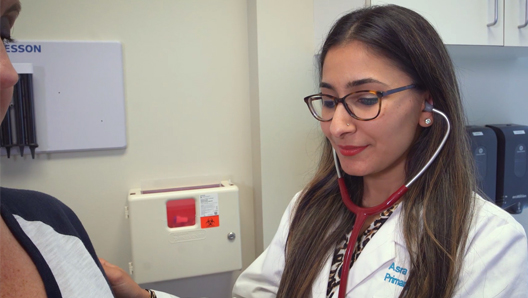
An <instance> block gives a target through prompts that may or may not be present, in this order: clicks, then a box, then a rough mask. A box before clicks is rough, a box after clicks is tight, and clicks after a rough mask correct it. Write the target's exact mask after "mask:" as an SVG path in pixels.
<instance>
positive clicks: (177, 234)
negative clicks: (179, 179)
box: [128, 181, 242, 283]
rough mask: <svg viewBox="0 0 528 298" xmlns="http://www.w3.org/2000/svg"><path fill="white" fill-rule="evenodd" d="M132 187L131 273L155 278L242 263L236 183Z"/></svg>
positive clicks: (213, 270) (214, 270)
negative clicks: (151, 188)
mask: <svg viewBox="0 0 528 298" xmlns="http://www.w3.org/2000/svg"><path fill="white" fill-rule="evenodd" d="M194 188H195V189H188V188H180V189H181V190H173V191H159V192H156V191H148V192H147V193H145V192H143V193H142V191H141V189H132V190H130V193H129V196H128V215H129V220H130V232H131V238H132V262H131V275H132V276H133V278H134V280H135V281H136V282H137V283H147V282H157V281H164V280H171V279H178V278H185V277H192V276H198V275H206V274H212V273H219V272H226V271H233V270H238V269H241V268H242V253H241V251H242V248H241V241H240V214H239V199H238V187H236V186H235V185H233V184H232V183H230V182H228V181H223V182H221V183H220V184H217V185H216V186H211V185H208V186H207V187H206V188H199V187H194Z"/></svg>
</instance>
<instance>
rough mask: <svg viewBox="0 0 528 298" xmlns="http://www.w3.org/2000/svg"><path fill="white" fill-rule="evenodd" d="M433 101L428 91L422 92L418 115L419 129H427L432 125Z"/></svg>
mask: <svg viewBox="0 0 528 298" xmlns="http://www.w3.org/2000/svg"><path fill="white" fill-rule="evenodd" d="M433 121H434V119H433V99H432V98H431V94H430V93H429V91H425V92H424V101H423V102H422V114H421V115H420V122H419V123H418V124H419V125H420V126H421V127H429V126H431V125H432V124H433Z"/></svg>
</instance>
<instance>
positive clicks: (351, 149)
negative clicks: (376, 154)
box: [339, 146, 368, 156]
mask: <svg viewBox="0 0 528 298" xmlns="http://www.w3.org/2000/svg"><path fill="white" fill-rule="evenodd" d="M367 147H368V146H361V147H358V146H339V152H340V153H341V155H344V156H354V155H356V154H359V153H361V151H363V150H365V148H367Z"/></svg>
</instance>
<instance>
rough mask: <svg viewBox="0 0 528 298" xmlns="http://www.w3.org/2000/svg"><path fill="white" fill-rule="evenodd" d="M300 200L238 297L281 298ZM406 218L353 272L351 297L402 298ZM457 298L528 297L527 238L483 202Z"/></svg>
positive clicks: (318, 295) (317, 287) (317, 286)
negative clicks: (292, 225)
mask: <svg viewBox="0 0 528 298" xmlns="http://www.w3.org/2000/svg"><path fill="white" fill-rule="evenodd" d="M298 196H299V194H297V195H296V196H295V197H294V199H293V200H292V202H290V205H289V206H288V208H287V210H286V212H285V213H284V215H283V217H282V220H281V222H280V225H279V229H278V231H277V233H276V234H275V237H274V238H273V240H272V241H271V244H270V245H269V247H268V248H267V249H266V250H265V251H264V252H263V253H262V254H261V255H260V256H259V257H258V258H257V259H256V260H255V261H254V262H253V263H252V264H251V265H250V266H249V267H248V268H247V269H246V270H245V271H244V272H243V273H242V274H241V275H240V277H239V278H238V280H237V282H236V283H235V287H234V289H233V296H234V297H244V298H250V297H254V298H268V297H275V296H276V293H277V289H278V286H279V282H280V279H281V275H282V271H283V268H284V245H285V242H286V237H287V234H288V228H289V223H290V218H291V210H292V207H293V205H294V204H295V201H296V199H297V198H298ZM400 215H401V204H400V206H398V207H397V208H396V209H395V211H394V213H393V214H392V215H391V217H390V218H389V219H388V220H387V221H386V222H385V223H384V224H383V226H382V227H381V229H380V230H379V231H378V232H377V233H376V234H375V235H374V237H373V238H372V239H371V240H370V242H369V243H368V244H367V245H366V246H365V248H364V249H363V251H362V253H361V254H360V256H359V258H358V260H357V261H356V262H355V263H354V266H353V267H352V268H351V269H350V273H349V277H348V285H347V297H355V298H357V297H398V295H399V294H400V293H401V290H402V289H403V283H404V282H405V281H406V280H407V277H408V276H409V273H408V272H405V271H406V270H408V269H409V267H410V265H409V254H408V251H407V249H406V246H405V240H404V237H403V232H402V230H401V227H402V225H401V224H399V221H400V219H401V218H400ZM332 257H333V255H332V254H329V257H328V258H327V260H326V261H325V264H324V267H323V269H322V271H321V272H320V273H319V276H318V277H317V278H316V280H315V282H314V284H313V287H312V295H311V297H313V298H326V288H327V284H328V278H329V273H330V267H331V263H332ZM404 269H405V270H404ZM398 271H399V272H398ZM404 273H405V274H404ZM299 274H302V272H299ZM454 297H479V298H482V297H504V298H512V297H528V248H527V239H526V233H525V231H524V229H523V227H522V226H521V225H520V224H519V223H518V222H517V221H516V220H515V219H514V218H513V217H512V216H511V215H509V214H508V213H506V212H505V211H504V210H502V209H500V208H499V207H497V206H496V205H494V204H492V203H490V202H488V201H485V200H484V199H482V198H481V197H479V196H477V198H476V204H475V217H474V220H473V224H472V227H471V229H470V233H469V237H468V242H467V247H466V253H465V259H464V264H463V268H462V272H461V275H460V280H459V282H458V285H457V290H456V294H455V296H454Z"/></svg>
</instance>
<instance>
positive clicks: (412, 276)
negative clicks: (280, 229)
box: [277, 5, 475, 298]
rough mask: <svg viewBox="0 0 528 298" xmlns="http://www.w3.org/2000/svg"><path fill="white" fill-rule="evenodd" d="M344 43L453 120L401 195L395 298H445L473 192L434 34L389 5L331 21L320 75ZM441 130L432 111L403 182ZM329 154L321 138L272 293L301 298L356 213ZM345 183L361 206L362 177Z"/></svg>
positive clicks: (454, 90) (448, 73)
mask: <svg viewBox="0 0 528 298" xmlns="http://www.w3.org/2000/svg"><path fill="white" fill-rule="evenodd" d="M352 41H359V42H362V43H363V44H365V45H366V46H367V47H368V49H369V50H371V51H372V52H373V53H375V54H377V55H380V56H383V57H386V58H388V59H390V60H391V61H393V62H394V63H395V64H396V66H397V67H399V68H400V69H401V70H402V71H403V72H405V73H406V74H407V75H409V77H410V78H411V79H413V82H414V83H416V84H417V85H418V86H419V88H420V89H422V90H424V91H428V92H429V94H430V95H431V98H432V99H433V101H434V107H435V108H436V109H439V110H441V111H443V112H444V113H445V114H446V115H447V116H448V117H449V119H450V120H451V125H452V130H451V134H450V135H449V137H448V139H447V142H446V144H445V147H444V149H443V150H442V151H441V152H440V154H439V156H438V157H437V159H436V161H435V162H433V163H432V165H431V166H430V168H429V169H428V170H427V171H426V172H425V173H424V174H423V176H421V177H420V178H419V179H417V180H416V181H415V182H414V184H413V185H412V186H411V187H410V189H409V191H408V192H407V194H406V195H405V196H404V198H403V201H402V202H403V206H402V216H401V223H400V224H401V225H402V227H403V233H404V236H405V240H406V245H407V249H408V251H409V255H410V263H411V264H410V270H409V277H408V280H407V282H406V285H405V287H404V288H403V291H402V293H401V295H400V297H451V296H453V294H454V291H455V288H456V284H457V281H458V278H459V275H460V269H461V266H462V261H463V252H464V248H465V244H466V243H465V239H466V237H467V234H468V230H469V226H470V222H471V217H472V212H473V211H472V210H473V190H474V189H475V181H474V173H473V167H472V164H471V155H470V152H469V149H468V142H467V139H466V133H465V127H464V125H465V118H464V113H463V108H462V104H461V101H460V94H459V90H458V85H457V81H456V77H455V74H454V70H453V65H452V62H451V59H450V57H449V55H448V53H447V51H446V49H445V47H444V44H443V43H442V40H441V39H440V37H439V36H438V34H437V33H436V31H435V30H434V29H433V27H432V26H431V25H430V24H429V23H428V22H427V21H426V20H425V19H424V18H423V17H421V16H420V15H419V14H417V13H415V12H413V11H411V10H409V9H406V8H402V7H399V6H395V5H388V6H374V7H369V8H364V9H360V10H356V11H353V12H351V13H349V14H347V15H345V16H343V17H342V18H341V19H340V20H338V21H337V23H336V24H335V25H334V27H333V28H332V30H331V31H330V33H329V35H328V37H327V39H326V41H325V43H324V45H323V48H322V50H321V54H320V70H322V69H323V64H324V61H325V57H326V54H327V53H328V51H329V50H330V49H331V48H333V47H335V46H340V45H344V44H347V43H349V42H352ZM445 131H446V124H445V121H444V120H443V119H442V118H441V116H438V115H436V114H435V115H434V125H432V126H430V127H428V128H425V129H422V130H421V131H420V132H419V135H418V136H417V137H416V141H415V142H414V143H413V145H412V146H411V148H410V150H409V154H408V156H412V158H409V159H408V160H407V161H406V177H407V179H409V178H410V177H413V176H414V175H415V174H416V173H417V172H418V171H419V170H420V169H421V168H422V167H423V166H424V165H425V163H426V162H427V160H428V159H429V157H431V156H432V155H433V152H434V151H435V150H436V148H437V146H438V145H439V144H440V141H441V139H442V137H443V135H444V133H445ZM331 150H332V147H331V145H330V143H329V141H328V140H326V139H325V141H324V148H323V150H322V151H323V152H322V156H321V160H320V164H319V168H318V170H317V172H316V174H315V176H314V178H313V179H312V180H311V182H310V183H309V184H308V185H307V187H306V188H305V189H304V190H303V192H302V194H301V198H300V199H299V200H298V202H297V204H296V206H295V209H294V212H295V213H294V215H293V219H292V221H291V225H290V229H289V235H288V240H287V247H286V249H285V254H286V257H285V261H286V264H285V268H284V272H283V274H282V278H281V282H280V285H279V290H278V295H277V297H281V298H294V297H308V296H309V295H310V292H311V288H312V285H313V282H314V280H315V278H316V277H317V275H318V274H319V273H320V271H321V269H322V267H323V265H324V262H325V261H326V260H327V258H329V257H331V254H332V253H333V250H334V248H335V246H336V244H337V243H338V242H339V241H340V240H342V238H343V236H344V235H345V234H346V233H348V232H350V230H351V229H352V226H353V221H354V217H355V215H354V214H352V213H351V212H350V211H348V209H347V208H346V207H345V205H344V204H343V203H342V202H341V197H340V193H339V189H338V184H337V175H336V171H335V168H334V164H333V158H332V153H331ZM345 180H346V184H347V188H348V189H349V193H350V196H351V199H352V200H353V201H354V202H355V203H357V204H360V202H361V199H362V195H363V189H362V188H363V180H362V178H361V177H353V176H349V175H345ZM301 273H302V274H301Z"/></svg>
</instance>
